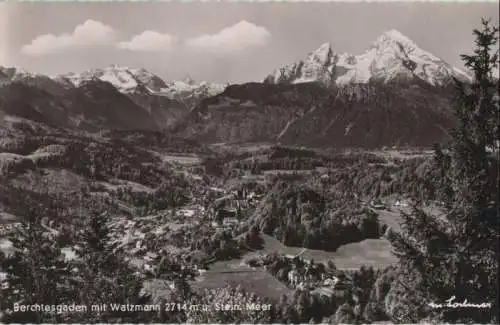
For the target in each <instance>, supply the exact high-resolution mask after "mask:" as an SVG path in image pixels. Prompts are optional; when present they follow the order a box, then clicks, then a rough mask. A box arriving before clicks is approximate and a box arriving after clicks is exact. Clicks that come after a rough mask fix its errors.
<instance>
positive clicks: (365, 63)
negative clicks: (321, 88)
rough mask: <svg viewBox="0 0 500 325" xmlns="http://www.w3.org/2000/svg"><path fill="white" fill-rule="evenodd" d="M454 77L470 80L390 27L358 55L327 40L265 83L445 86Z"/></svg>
mask: <svg viewBox="0 0 500 325" xmlns="http://www.w3.org/2000/svg"><path fill="white" fill-rule="evenodd" d="M453 78H457V79H459V80H461V81H469V80H470V76H468V75H467V74H466V73H464V72H463V71H460V70H459V69H457V68H454V67H452V66H450V65H449V64H448V63H446V62H444V61H443V60H441V59H439V58H438V57H436V56H434V55H433V54H431V53H429V52H427V51H424V50H422V49H421V48H419V47H418V46H417V44H415V42H413V41H412V40H410V39H409V38H407V37H406V36H404V35H403V34H401V33H400V32H398V31H396V30H390V31H387V32H385V33H383V34H382V35H381V36H380V37H378V38H377V40H376V41H375V42H373V43H372V44H371V45H370V46H369V48H368V49H367V50H366V51H365V52H364V53H362V54H359V55H354V54H350V53H336V52H334V50H333V48H332V45H331V44H330V43H324V44H322V45H321V46H320V47H319V48H318V49H317V50H316V51H314V52H311V53H309V55H308V57H307V59H305V60H303V61H299V62H296V63H293V64H289V65H285V66H284V67H281V68H279V69H276V70H275V71H274V72H273V73H271V74H270V75H269V76H268V77H267V78H266V79H265V81H264V82H267V83H305V82H321V83H323V84H324V85H326V86H330V85H337V86H345V85H352V84H366V83H369V82H376V81H379V82H383V83H388V82H398V81H399V82H401V81H412V80H421V81H423V82H426V83H428V84H430V85H433V86H443V85H446V84H448V83H450V82H451V81H452V79H453Z"/></svg>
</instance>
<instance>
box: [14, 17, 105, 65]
mask: <svg viewBox="0 0 500 325" xmlns="http://www.w3.org/2000/svg"><path fill="white" fill-rule="evenodd" d="M114 36H115V31H114V30H113V28H112V27H110V26H107V25H105V24H103V23H101V22H99V21H95V20H91V19H89V20H87V21H85V22H84V23H83V24H81V25H78V26H76V27H75V30H74V31H73V32H72V33H71V34H68V33H65V34H61V35H53V34H45V35H40V36H38V37H36V38H35V39H33V40H32V41H31V43H30V44H26V45H24V46H23V47H22V48H21V53H22V54H25V55H30V56H41V55H47V54H54V53H58V52H61V51H65V50H69V49H73V48H84V47H89V46H96V45H105V44H109V43H110V42H112V41H113V39H114Z"/></svg>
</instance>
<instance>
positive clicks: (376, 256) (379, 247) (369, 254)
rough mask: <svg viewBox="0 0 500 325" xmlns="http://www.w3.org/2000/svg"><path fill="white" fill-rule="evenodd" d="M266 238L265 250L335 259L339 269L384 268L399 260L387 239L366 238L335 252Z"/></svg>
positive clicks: (303, 256)
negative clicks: (289, 244) (294, 245)
mask: <svg viewBox="0 0 500 325" xmlns="http://www.w3.org/2000/svg"><path fill="white" fill-rule="evenodd" d="M262 237H263V239H264V252H265V253H272V252H278V253H281V254H286V255H292V256H296V255H298V254H300V256H301V257H302V258H303V259H306V260H311V259H313V260H314V261H315V262H327V261H328V260H333V261H334V263H335V265H336V267H337V268H339V269H356V268H360V267H361V266H362V265H365V266H373V267H374V268H384V267H386V266H389V265H392V264H393V263H395V262H396V261H397V259H396V257H395V256H394V255H392V253H391V244H390V243H389V241H388V240H387V239H383V238H382V239H366V240H363V241H361V242H359V243H351V244H347V245H343V246H341V247H340V248H339V249H338V250H337V251H335V252H327V251H322V250H314V249H304V248H300V247H288V246H285V245H283V244H282V243H280V242H279V241H278V240H277V239H275V238H273V237H271V236H268V235H262Z"/></svg>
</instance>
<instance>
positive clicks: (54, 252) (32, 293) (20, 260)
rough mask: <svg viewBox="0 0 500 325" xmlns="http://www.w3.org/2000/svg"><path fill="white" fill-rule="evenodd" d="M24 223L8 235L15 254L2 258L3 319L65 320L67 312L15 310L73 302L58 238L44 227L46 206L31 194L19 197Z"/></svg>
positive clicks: (9, 321) (37, 321)
mask: <svg viewBox="0 0 500 325" xmlns="http://www.w3.org/2000/svg"><path fill="white" fill-rule="evenodd" d="M18 199H19V200H21V201H22V202H21V203H22V205H21V206H20V211H19V212H20V215H21V216H22V217H23V220H22V222H21V225H20V226H19V227H17V228H16V229H15V231H14V233H13V234H12V235H11V236H9V240H10V241H11V242H12V244H13V246H14V253H13V254H11V255H8V256H6V257H5V259H4V260H3V261H2V269H3V270H5V272H6V273H7V278H6V280H5V281H3V282H2V294H1V296H2V304H3V305H5V306H6V307H5V308H2V309H4V310H3V312H4V313H3V315H2V322H5V323H12V322H14V323H21V322H23V323H26V322H31V323H43V322H56V321H62V320H63V317H64V315H62V314H55V313H50V312H44V311H28V312H26V311H15V310H14V304H19V305H36V304H45V305H58V304H64V303H69V302H71V301H70V299H69V294H70V292H71V290H69V288H68V287H67V286H66V284H67V282H69V279H70V277H69V276H70V271H69V268H68V265H67V263H66V262H65V261H64V257H63V255H62V254H61V250H60V247H58V246H57V242H56V240H55V238H52V236H51V234H50V233H47V231H46V230H45V229H44V228H43V226H42V216H44V215H45V211H46V208H45V207H44V206H43V203H42V202H40V201H35V200H32V198H30V197H29V196H23V197H19V198H18Z"/></svg>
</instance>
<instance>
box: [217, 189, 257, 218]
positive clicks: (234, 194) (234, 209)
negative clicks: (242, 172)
mask: <svg viewBox="0 0 500 325" xmlns="http://www.w3.org/2000/svg"><path fill="white" fill-rule="evenodd" d="M261 198H262V195H259V194H256V193H255V192H250V191H247V190H246V189H240V190H235V191H231V192H230V193H227V194H226V195H224V196H221V197H219V198H217V199H215V200H214V201H213V202H212V203H211V204H210V205H209V207H208V209H207V217H208V219H209V220H211V221H214V222H216V223H219V224H222V225H233V224H237V223H238V222H239V220H240V219H241V217H242V212H243V211H244V210H246V209H248V208H250V207H254V206H255V205H256V204H257V203H258V202H259V200H260V199H261Z"/></svg>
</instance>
